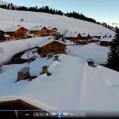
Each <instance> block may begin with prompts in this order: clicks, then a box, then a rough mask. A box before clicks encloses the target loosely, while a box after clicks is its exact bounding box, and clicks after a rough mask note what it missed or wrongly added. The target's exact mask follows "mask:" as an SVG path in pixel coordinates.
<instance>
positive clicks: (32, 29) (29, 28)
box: [27, 25, 42, 31]
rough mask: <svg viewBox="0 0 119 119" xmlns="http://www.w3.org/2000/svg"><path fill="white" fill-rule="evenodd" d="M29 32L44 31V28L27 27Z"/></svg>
mask: <svg viewBox="0 0 119 119" xmlns="http://www.w3.org/2000/svg"><path fill="white" fill-rule="evenodd" d="M27 29H28V30H30V31H37V30H41V29H42V26H38V25H36V26H31V27H27Z"/></svg>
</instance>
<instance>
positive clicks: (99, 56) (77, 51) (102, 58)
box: [68, 43, 109, 64]
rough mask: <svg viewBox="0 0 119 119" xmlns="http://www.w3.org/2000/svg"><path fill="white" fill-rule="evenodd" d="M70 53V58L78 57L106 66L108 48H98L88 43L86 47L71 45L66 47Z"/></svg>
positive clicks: (94, 44)
mask: <svg viewBox="0 0 119 119" xmlns="http://www.w3.org/2000/svg"><path fill="white" fill-rule="evenodd" d="M68 50H69V51H70V52H69V53H68V54H69V55H72V56H78V57H80V58H82V59H84V60H86V61H87V60H89V59H93V60H95V62H96V63H97V64H106V63H107V58H108V53H109V48H108V47H103V46H100V45H98V44H96V43H90V44H87V45H72V46H68Z"/></svg>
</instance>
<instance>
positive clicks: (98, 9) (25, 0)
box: [4, 0, 119, 24]
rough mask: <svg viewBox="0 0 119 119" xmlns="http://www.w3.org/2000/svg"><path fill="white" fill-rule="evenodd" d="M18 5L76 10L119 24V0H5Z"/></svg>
mask: <svg viewBox="0 0 119 119" xmlns="http://www.w3.org/2000/svg"><path fill="white" fill-rule="evenodd" d="M4 1H6V2H12V3H14V4H16V5H24V6H38V7H42V6H46V5H48V6H49V7H51V8H55V9H58V10H62V11H63V12H72V11H76V12H79V13H83V14H84V15H86V16H88V17H92V18H94V19H96V20H97V21H100V22H107V23H109V22H113V23H118V24H119V13H118V12H119V0H4Z"/></svg>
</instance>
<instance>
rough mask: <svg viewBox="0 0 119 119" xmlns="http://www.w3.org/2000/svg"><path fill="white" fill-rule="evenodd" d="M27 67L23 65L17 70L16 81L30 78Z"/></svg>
mask: <svg viewBox="0 0 119 119" xmlns="http://www.w3.org/2000/svg"><path fill="white" fill-rule="evenodd" d="M29 69H30V68H29V67H24V68H22V69H21V70H20V71H19V72H18V76H17V81H20V80H26V79H28V78H30V73H29Z"/></svg>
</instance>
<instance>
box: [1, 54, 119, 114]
mask: <svg viewBox="0 0 119 119" xmlns="http://www.w3.org/2000/svg"><path fill="white" fill-rule="evenodd" d="M59 59H60V60H61V61H60V62H57V61H53V59H52V58H51V59H47V58H43V59H42V58H39V59H37V60H35V61H34V62H32V63H30V72H31V74H32V75H37V76H38V77H37V78H36V79H34V80H32V81H27V80H26V81H19V82H17V83H15V81H16V80H17V72H18V71H19V70H20V69H21V68H22V67H24V66H27V64H22V65H11V66H4V67H3V68H4V69H5V71H4V72H3V73H1V74H0V96H3V97H4V96H16V97H24V98H26V99H27V98H28V99H31V102H32V100H33V101H37V106H39V107H40V104H45V105H49V106H50V107H53V108H54V109H58V110H62V111H73V110H74V111H75V112H77V113H79V112H78V111H80V110H85V111H86V110H88V111H90V112H91V111H92V112H94V111H97V112H101V111H115V110H116V111H117V112H119V93H118V92H119V78H118V77H119V73H118V72H116V71H112V70H110V69H107V68H104V67H101V66H97V67H95V68H94V67H90V66H88V65H87V63H86V62H85V61H84V60H81V59H79V58H77V57H74V56H68V55H60V57H59ZM44 65H49V71H50V72H51V74H52V75H51V76H46V75H39V73H40V72H41V69H42V66H44ZM8 99H9V98H8ZM53 108H52V109H53ZM69 109H70V110H69Z"/></svg>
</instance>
